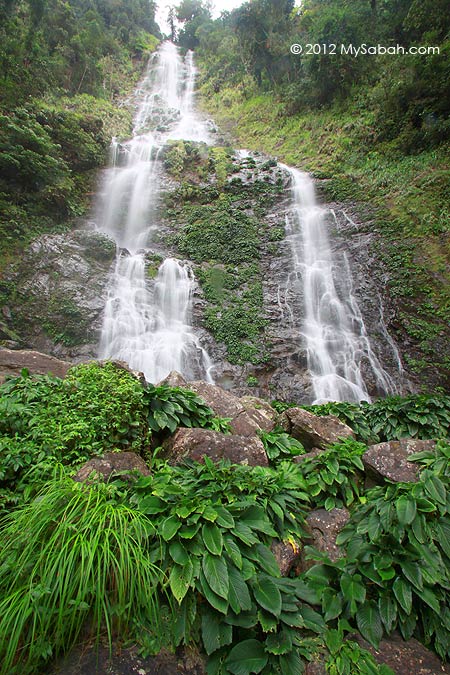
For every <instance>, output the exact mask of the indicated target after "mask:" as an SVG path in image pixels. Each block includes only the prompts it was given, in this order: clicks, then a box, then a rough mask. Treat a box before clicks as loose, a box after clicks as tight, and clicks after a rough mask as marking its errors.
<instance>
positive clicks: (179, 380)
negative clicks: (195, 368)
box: [155, 370, 189, 389]
mask: <svg viewBox="0 0 450 675" xmlns="http://www.w3.org/2000/svg"><path fill="white" fill-rule="evenodd" d="M162 385H167V386H169V387H183V388H184V389H188V388H189V385H188V383H187V381H186V380H185V379H184V377H183V376H182V374H181V373H179V372H178V371H177V370H171V371H170V373H169V374H168V375H167V377H165V378H164V379H163V380H161V381H160V382H158V383H157V384H156V385H155V386H156V387H161V386H162Z"/></svg>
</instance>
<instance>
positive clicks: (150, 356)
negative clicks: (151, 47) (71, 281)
mask: <svg viewBox="0 0 450 675" xmlns="http://www.w3.org/2000/svg"><path fill="white" fill-rule="evenodd" d="M194 81H195V67H194V63H193V58H192V53H190V52H188V54H187V55H186V57H185V60H184V61H183V60H182V59H181V57H180V55H179V53H178V50H177V48H176V47H175V46H174V45H173V44H171V43H169V42H165V43H163V44H162V45H161V47H160V48H159V49H158V51H157V52H156V53H155V54H153V55H152V58H151V59H150V62H149V66H148V69H147V72H146V75H145V77H144V79H143V80H142V82H141V83H140V85H139V87H138V88H137V90H136V92H135V104H136V114H135V117H134V125H133V137H132V138H131V139H130V140H128V141H126V142H124V143H120V144H118V143H117V142H116V141H115V142H113V144H112V152H111V156H112V166H111V167H110V168H109V169H108V171H107V175H106V180H105V182H104V187H103V191H102V194H101V195H100V199H99V206H98V214H97V222H98V223H99V227H100V229H101V230H102V231H104V232H106V233H107V234H109V235H110V236H111V237H113V238H114V240H115V241H116V243H117V246H118V255H117V260H116V265H115V270H114V273H113V275H112V279H111V283H110V287H109V291H108V298H107V301H106V306H105V311H104V320H103V328H102V334H101V338H100V348H99V352H100V354H99V355H100V358H112V359H120V360H123V361H125V362H127V363H128V364H129V366H130V367H131V368H133V369H135V370H140V371H142V372H143V373H144V375H145V377H146V379H147V380H149V381H150V382H157V381H159V380H161V379H162V378H164V377H165V376H166V375H167V374H168V373H169V372H170V371H171V370H177V371H179V372H181V373H182V374H183V375H184V376H185V377H187V378H188V379H195V378H203V379H207V380H208V381H210V382H212V375H211V373H212V369H213V364H212V362H211V360H210V358H209V356H208V354H207V352H206V350H205V349H204V348H203V347H202V346H201V344H200V340H199V338H198V336H197V335H196V333H195V331H194V329H193V327H192V296H193V292H194V289H195V279H194V276H193V273H192V271H191V270H190V268H189V267H188V266H187V265H185V264H183V263H181V262H180V261H178V260H176V259H175V258H167V259H166V260H165V261H164V262H163V264H162V265H161V267H160V268H159V271H158V274H157V276H156V278H155V280H154V282H153V283H151V281H150V279H149V278H148V276H147V272H146V253H147V249H148V246H149V245H150V244H151V242H152V238H153V236H154V233H155V232H156V231H157V229H158V201H159V194H160V179H161V170H162V169H161V162H160V154H161V151H162V149H163V147H164V145H165V143H166V142H167V141H168V140H170V139H175V138H183V139H185V140H194V141H203V142H209V141H210V135H209V132H208V130H207V128H206V125H205V124H204V122H203V121H202V120H201V119H199V118H198V117H197V116H196V114H195V111H194V107H193V96H194Z"/></svg>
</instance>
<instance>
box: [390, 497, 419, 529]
mask: <svg viewBox="0 0 450 675" xmlns="http://www.w3.org/2000/svg"><path fill="white" fill-rule="evenodd" d="M395 510H396V511H397V518H398V520H399V522H400V523H401V524H402V525H410V524H411V523H412V521H413V520H414V518H415V517H416V512H417V508H416V502H415V500H414V499H411V498H410V497H407V496H406V495H402V496H401V497H399V498H398V499H397V502H396V504H395Z"/></svg>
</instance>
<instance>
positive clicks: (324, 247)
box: [281, 165, 395, 403]
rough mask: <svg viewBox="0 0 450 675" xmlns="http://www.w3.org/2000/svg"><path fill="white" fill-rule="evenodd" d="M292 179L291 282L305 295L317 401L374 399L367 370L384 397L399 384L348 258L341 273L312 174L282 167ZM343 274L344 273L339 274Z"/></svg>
mask: <svg viewBox="0 0 450 675" xmlns="http://www.w3.org/2000/svg"><path fill="white" fill-rule="evenodd" d="M281 166H282V168H284V169H285V170H286V171H287V172H288V173H289V174H290V176H291V180H292V193H293V209H292V212H291V214H290V215H289V216H288V217H287V219H286V234H287V238H288V240H289V243H290V245H291V250H292V260H293V269H292V271H291V273H290V277H289V283H290V285H291V287H292V290H293V292H294V293H301V294H302V295H303V303H304V320H303V327H302V335H303V337H304V340H305V344H306V352H307V362H308V369H309V371H310V375H311V380H312V386H313V391H314V397H315V401H314V402H315V403H319V402H325V401H330V400H331V401H361V400H366V401H369V400H370V397H369V394H368V391H367V387H366V384H365V381H364V375H363V369H366V372H367V371H369V370H370V371H371V376H372V377H373V378H374V380H375V382H376V387H377V390H378V392H379V394H380V395H382V394H389V393H394V392H395V386H394V384H393V382H392V380H391V378H390V376H389V375H388V373H387V372H386V371H385V370H384V369H383V367H382V365H381V364H380V362H379V360H378V358H377V356H376V355H375V353H374V351H373V349H372V346H371V344H370V340H369V337H368V335H367V331H366V327H365V325H364V320H363V317H362V314H361V311H360V309H359V306H358V303H357V300H356V298H355V296H354V294H353V288H352V277H351V272H350V268H349V265H348V263H347V261H346V260H345V264H344V265H342V269H341V270H339V271H338V270H337V269H335V265H334V264H333V259H332V254H331V248H330V244H329V240H328V234H327V228H326V224H325V215H326V211H325V209H323V208H321V207H320V206H318V204H317V202H316V198H315V193H314V184H313V181H312V180H311V178H310V177H309V176H308V174H305V173H302V172H301V171H298V170H297V169H293V168H291V167H288V166H285V165H281ZM338 272H339V274H338Z"/></svg>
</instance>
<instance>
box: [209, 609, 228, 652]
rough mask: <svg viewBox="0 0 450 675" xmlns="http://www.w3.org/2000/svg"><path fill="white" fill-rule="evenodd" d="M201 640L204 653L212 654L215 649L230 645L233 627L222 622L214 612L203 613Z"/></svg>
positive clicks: (221, 618)
mask: <svg viewBox="0 0 450 675" xmlns="http://www.w3.org/2000/svg"><path fill="white" fill-rule="evenodd" d="M202 640H203V645H204V647H205V651H206V653H207V654H208V655H209V654H212V653H213V652H215V651H216V650H217V649H220V648H221V647H224V646H225V645H229V644H231V642H232V640H233V627H232V626H231V625H230V624H227V623H225V622H224V620H223V617H221V616H220V615H218V614H215V613H214V612H211V611H208V612H204V613H203V616H202Z"/></svg>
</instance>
